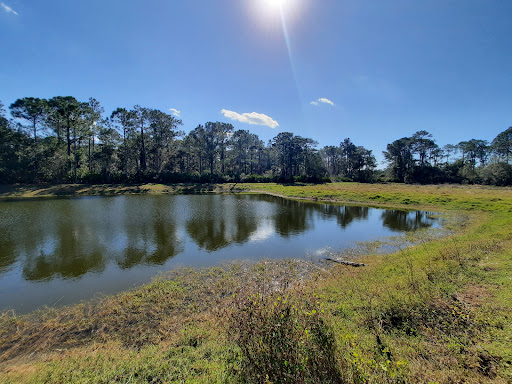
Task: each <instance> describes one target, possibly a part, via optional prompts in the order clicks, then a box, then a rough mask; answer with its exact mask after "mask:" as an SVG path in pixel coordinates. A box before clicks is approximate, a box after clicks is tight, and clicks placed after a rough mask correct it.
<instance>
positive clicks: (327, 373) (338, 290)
mask: <svg viewBox="0 0 512 384" xmlns="http://www.w3.org/2000/svg"><path fill="white" fill-rule="evenodd" d="M134 188H135V189H134ZM235 188H236V192H237V193H255V192H265V193H271V194H275V195H281V196H286V197H289V198H299V199H307V200H318V201H327V202H331V203H343V204H346V203H349V204H368V205H374V206H386V207H402V208H407V209H418V208H419V209H425V210H430V211H443V212H445V213H448V214H450V213H454V214H455V215H456V216H457V217H465V219H464V221H462V222H461V221H458V222H457V221H456V220H452V221H451V222H452V223H455V224H454V226H453V228H451V234H450V235H449V236H446V237H443V238H431V239H423V240H421V241H417V242H416V245H414V246H412V247H408V248H405V247H403V248H402V249H401V250H399V251H397V252H394V253H391V254H388V255H377V254H375V253H373V252H371V251H369V252H368V253H367V254H364V255H361V256H360V259H361V261H363V262H364V263H365V264H367V265H368V266H366V267H363V268H351V267H347V266H342V265H335V264H332V265H328V266H327V265H325V266H321V267H320V268H319V267H318V266H315V265H312V264H310V263H305V262H300V261H280V262H268V261H266V262H260V263H256V264H252V265H245V264H231V265H228V266H224V267H218V268H211V269H207V270H191V269H187V270H179V271H174V272H170V273H169V274H168V275H165V276H161V277H159V278H158V279H157V280H155V281H154V282H153V283H151V284H149V285H146V286H144V287H141V288H138V289H136V290H133V291H129V292H124V293H121V294H119V295H116V296H113V297H106V298H104V299H102V300H99V301H96V302H86V303H81V304H79V305H75V306H71V307H66V308H62V309H46V310H42V311H39V312H36V313H33V314H30V315H27V316H21V317H17V316H15V315H14V314H12V313H5V314H3V316H2V317H1V318H0V361H1V362H0V382H13V383H17V382H22V383H25V382H28V383H30V382H36V383H39V382H43V383H44V382H46V383H80V382H84V383H85V382H105V383H110V382H119V383H128V382H129V383H152V382H153V383H158V382H162V383H163V382H176V383H183V382H185V383H188V382H190V383H192V382H200V383H203V382H211V383H222V382H226V383H231V382H257V383H264V382H273V383H279V382H303V383H308V382H310V383H314V382H346V383H352V382H354V383H383V382H387V383H417V382H418V383H420V382H421V383H510V382H512V326H511V324H512V321H511V316H512V309H511V303H512V279H511V278H510V276H512V273H511V272H512V231H511V230H510V228H512V189H510V188H492V187H476V186H449V185H448V186H412V185H398V184H385V185H368V184H357V183H335V184H326V185H297V184H296V185H290V186H283V185H277V184H238V185H236V186H235ZM183 190H187V191H189V192H199V191H203V192H204V191H210V192H222V191H224V192H230V191H234V189H233V185H223V186H213V185H211V186H182V185H179V186H166V185H141V186H136V187H132V186H90V187H87V186H85V187H84V186H78V185H76V186H29V187H5V188H3V189H0V198H3V199H13V198H33V197H42V196H45V197H50V196H66V195H88V194H122V193H179V192H181V191H183ZM369 249H371V248H369Z"/></svg>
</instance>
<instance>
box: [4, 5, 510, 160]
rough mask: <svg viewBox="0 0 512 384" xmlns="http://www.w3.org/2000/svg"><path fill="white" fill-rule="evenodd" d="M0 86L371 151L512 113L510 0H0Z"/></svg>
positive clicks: (461, 135) (447, 135)
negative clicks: (421, 134) (349, 143)
mask: <svg viewBox="0 0 512 384" xmlns="http://www.w3.org/2000/svg"><path fill="white" fill-rule="evenodd" d="M0 1H1V3H0V101H2V103H3V104H4V105H5V106H6V107H8V106H9V105H10V104H11V103H13V102H14V101H15V100H16V99H18V98H22V97H28V96H31V97H39V98H51V97H54V96H74V97H76V98H77V99H78V100H80V101H87V100H88V99H89V97H94V98H95V99H97V100H98V101H100V102H101V104H102V106H103V107H104V108H105V111H106V115H108V114H110V113H111V112H112V111H113V110H114V109H116V108H117V107H125V108H132V107H133V106H134V105H136V104H139V105H141V106H144V107H148V108H156V109H160V110H162V111H165V112H167V113H171V114H174V115H177V116H179V117H180V119H182V121H183V126H182V129H183V130H184V131H185V132H189V131H190V130H192V129H194V128H195V127H197V126H198V125H199V124H204V123H206V122H207V121H223V122H229V123H232V124H233V126H234V127H235V129H248V130H250V131H251V132H253V133H256V134H257V135H258V136H259V137H260V139H262V140H264V141H265V142H267V141H268V140H270V139H272V138H273V137H274V136H276V135H277V134H278V133H279V132H292V133H294V134H296V135H301V136H304V137H310V138H313V139H315V140H316V141H318V143H319V148H320V147H323V146H325V145H339V143H340V142H341V141H342V140H343V139H344V138H350V139H351V140H352V142H353V143H354V144H356V145H362V146H364V147H366V148H368V149H371V150H372V151H373V154H374V155H375V156H376V157H377V160H378V161H379V163H380V162H382V161H383V156H382V151H383V150H385V149H386V145H387V144H388V143H391V142H392V141H394V140H396V139H399V138H401V137H404V136H411V135H412V134H413V133H414V132H416V131H419V130H426V131H428V132H430V133H431V134H432V135H433V138H434V139H435V140H436V142H437V143H438V144H439V145H440V146H443V145H445V144H456V143H458V142H460V141H463V140H469V139H472V138H475V139H483V140H489V141H492V140H493V139H494V137H496V135H497V134H498V133H500V132H502V131H504V130H505V129H507V128H508V127H510V126H512V1H510V0H428V1H427V0H425V1H418V0H381V1H374V0H372V1H369V0H358V1H355V0H351V1H348V0H172V1H168V0H151V1H142V0H72V1H70V0H0Z"/></svg>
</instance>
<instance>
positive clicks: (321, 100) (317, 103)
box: [309, 97, 334, 107]
mask: <svg viewBox="0 0 512 384" xmlns="http://www.w3.org/2000/svg"><path fill="white" fill-rule="evenodd" d="M320 103H323V104H329V105H332V106H333V107H334V103H333V102H332V101H331V100H329V99H326V98H325V97H320V98H319V99H316V100H313V101H312V102H311V103H309V104H311V105H320Z"/></svg>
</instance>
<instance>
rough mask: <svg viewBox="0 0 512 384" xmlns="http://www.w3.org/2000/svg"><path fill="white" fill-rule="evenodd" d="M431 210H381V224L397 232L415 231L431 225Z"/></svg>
mask: <svg viewBox="0 0 512 384" xmlns="http://www.w3.org/2000/svg"><path fill="white" fill-rule="evenodd" d="M431 215H432V213H431V212H423V211H414V212H405V211H399V210H395V209H389V210H384V211H383V212H382V225H384V226H385V227H388V228H389V229H391V230H394V231H397V232H403V231H404V230H405V231H415V230H417V229H421V228H428V227H430V226H431V225H432V219H431V218H430V217H431Z"/></svg>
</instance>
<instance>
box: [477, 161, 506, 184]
mask: <svg viewBox="0 0 512 384" xmlns="http://www.w3.org/2000/svg"><path fill="white" fill-rule="evenodd" d="M478 174H479V176H480V178H481V179H482V183H484V184H488V185H499V186H506V185H512V165H510V164H507V163H495V164H489V165H487V166H486V167H483V168H480V169H479V170H478Z"/></svg>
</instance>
